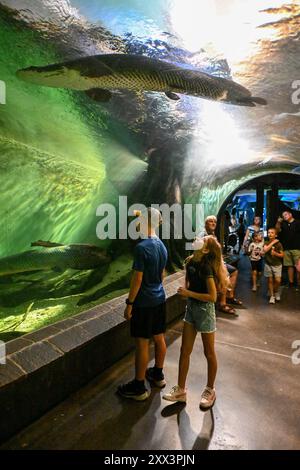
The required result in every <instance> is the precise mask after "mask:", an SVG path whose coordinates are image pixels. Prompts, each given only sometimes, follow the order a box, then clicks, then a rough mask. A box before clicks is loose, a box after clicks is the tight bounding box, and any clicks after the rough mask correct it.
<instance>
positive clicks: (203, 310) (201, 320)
mask: <svg viewBox="0 0 300 470" xmlns="http://www.w3.org/2000/svg"><path fill="white" fill-rule="evenodd" d="M184 321H186V322H187V323H190V324H191V325H193V326H194V327H195V329H196V330H197V331H198V332H199V333H214V332H215V331H216V329H217V328H216V311H215V304H214V303H213V302H201V301H199V300H194V299H188V301H187V306H186V311H185V316H184Z"/></svg>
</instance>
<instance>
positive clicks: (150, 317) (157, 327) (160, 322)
mask: <svg viewBox="0 0 300 470" xmlns="http://www.w3.org/2000/svg"><path fill="white" fill-rule="evenodd" d="M165 331H166V302H163V303H162V304H159V305H156V306H155V307H136V306H135V305H133V307H132V317H131V320H130V333H131V336H133V338H147V339H149V338H151V337H152V336H154V335H160V334H161V333H165Z"/></svg>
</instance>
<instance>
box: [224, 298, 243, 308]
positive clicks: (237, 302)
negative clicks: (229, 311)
mask: <svg viewBox="0 0 300 470" xmlns="http://www.w3.org/2000/svg"><path fill="white" fill-rule="evenodd" d="M226 301H227V303H228V304H231V305H240V306H242V305H243V302H242V301H241V300H239V299H236V298H235V297H232V298H230V297H228V298H227V299H226Z"/></svg>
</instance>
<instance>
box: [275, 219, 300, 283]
mask: <svg viewBox="0 0 300 470" xmlns="http://www.w3.org/2000/svg"><path fill="white" fill-rule="evenodd" d="M282 218H283V220H280V221H279V224H278V225H279V229H280V232H279V234H278V238H279V240H280V242H281V243H282V245H283V249H284V258H283V266H286V267H287V268H288V277H289V286H290V287H293V286H294V273H295V267H296V266H297V264H298V263H299V260H300V221H299V220H295V219H294V217H293V214H292V213H291V212H290V211H288V210H286V211H284V212H283V213H282ZM299 286H300V273H299V272H297V289H298V288H299Z"/></svg>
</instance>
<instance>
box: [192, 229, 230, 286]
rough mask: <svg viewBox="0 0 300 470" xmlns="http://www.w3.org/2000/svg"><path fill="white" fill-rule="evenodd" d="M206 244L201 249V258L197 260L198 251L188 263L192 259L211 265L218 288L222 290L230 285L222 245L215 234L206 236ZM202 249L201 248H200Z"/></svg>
mask: <svg viewBox="0 0 300 470" xmlns="http://www.w3.org/2000/svg"><path fill="white" fill-rule="evenodd" d="M204 240H205V241H206V246H205V248H204V250H201V254H202V256H201V259H200V260H199V261H197V251H198V250H195V251H194V253H193V255H191V256H189V257H188V258H187V259H186V265H187V266H188V264H189V263H190V262H191V261H194V262H195V263H199V265H200V266H201V265H207V264H208V265H209V266H210V267H211V269H212V272H213V275H214V279H215V283H216V287H217V290H219V291H221V290H224V289H226V288H227V287H228V285H229V281H228V274H227V270H226V267H225V265H224V262H223V257H222V249H221V245H220V243H219V242H218V240H217V239H216V237H215V236H214V235H207V236H206V237H204ZM199 251H200V250H199Z"/></svg>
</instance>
